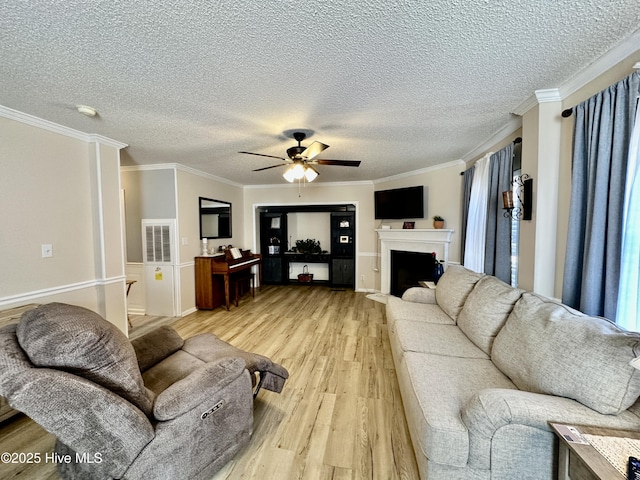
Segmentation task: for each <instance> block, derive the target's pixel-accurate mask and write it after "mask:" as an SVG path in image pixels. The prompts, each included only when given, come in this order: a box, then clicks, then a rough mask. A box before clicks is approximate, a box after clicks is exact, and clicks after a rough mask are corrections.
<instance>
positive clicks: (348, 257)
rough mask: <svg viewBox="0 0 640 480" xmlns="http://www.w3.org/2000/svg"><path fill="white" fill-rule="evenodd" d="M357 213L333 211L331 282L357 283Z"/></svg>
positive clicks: (339, 283) (351, 285)
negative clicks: (355, 247)
mask: <svg viewBox="0 0 640 480" xmlns="http://www.w3.org/2000/svg"><path fill="white" fill-rule="evenodd" d="M354 240H355V213H354V212H344V213H343V212H332V213H331V273H330V275H331V283H332V284H333V285H336V286H345V287H352V288H353V286H354V283H355V256H354V253H355V252H354Z"/></svg>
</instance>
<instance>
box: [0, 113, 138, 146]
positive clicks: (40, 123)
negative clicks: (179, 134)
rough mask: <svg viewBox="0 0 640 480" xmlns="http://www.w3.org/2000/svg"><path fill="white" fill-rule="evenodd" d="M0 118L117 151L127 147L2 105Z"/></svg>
mask: <svg viewBox="0 0 640 480" xmlns="http://www.w3.org/2000/svg"><path fill="white" fill-rule="evenodd" d="M0 117H5V118H8V119H10V120H15V121H16V122H20V123H24V124H26V125H31V126H32V127H37V128H41V129H43V130H47V131H49V132H53V133H57V134H59V135H64V136H65V137H70V138H73V139H75V140H80V141H82V142H87V143H100V144H102V145H108V146H110V147H114V148H118V149H121V148H125V147H127V146H128V145H127V144H126V143H122V142H118V141H117V140H113V139H111V138H108V137H103V136H102V135H97V134H93V133H84V132H81V131H79V130H75V129H73V128H69V127H65V126H64V125H60V124H58V123H54V122H50V121H49V120H45V119H43V118H39V117H36V116H34V115H30V114H28V113H24V112H19V111H18V110H14V109H13V108H9V107H5V106H4V105H0Z"/></svg>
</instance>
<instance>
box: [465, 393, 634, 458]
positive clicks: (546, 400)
mask: <svg viewBox="0 0 640 480" xmlns="http://www.w3.org/2000/svg"><path fill="white" fill-rule="evenodd" d="M462 420H463V422H464V423H465V425H466V426H467V429H468V431H469V464H470V465H473V467H474V468H480V469H489V468H490V464H489V462H490V458H491V442H492V439H493V436H494V434H495V433H496V432H497V431H498V430H499V429H500V428H502V427H505V426H509V425H526V426H528V427H532V428H537V429H539V430H545V431H549V432H551V431H552V430H551V427H550V425H549V422H561V423H568V424H574V425H595V426H602V427H609V428H619V429H626V430H637V429H640V418H638V417H637V416H636V415H634V414H633V413H631V412H630V411H624V412H622V413H621V414H619V415H603V414H600V413H598V412H596V411H595V410H592V409H590V408H589V407H586V406H585V405H582V404H581V403H579V402H576V401H575V400H571V399H569V398H565V397H556V396H553V395H545V394H541V393H532V392H526V391H522V390H510V389H500V388H490V389H486V390H481V391H480V392H478V393H476V394H475V395H474V396H473V397H471V399H469V401H468V402H467V404H466V405H465V407H464V408H463V410H462Z"/></svg>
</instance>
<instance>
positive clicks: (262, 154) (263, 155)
mask: <svg viewBox="0 0 640 480" xmlns="http://www.w3.org/2000/svg"><path fill="white" fill-rule="evenodd" d="M238 153H246V154H247V155H256V156H258V157H269V158H277V159H279V160H284V161H285V162H286V161H287V159H286V158H283V157H276V156H275V155H265V154H264V153H253V152H238Z"/></svg>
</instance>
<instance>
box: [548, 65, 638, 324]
mask: <svg viewBox="0 0 640 480" xmlns="http://www.w3.org/2000/svg"><path fill="white" fill-rule="evenodd" d="M639 86H640V74H638V73H634V74H633V75H631V76H629V77H627V78H626V79H624V80H622V81H620V82H618V83H617V84H615V85H612V86H611V87H609V88H607V89H606V90H603V91H602V92H600V93H598V94H597V95H594V96H593V97H591V98H590V99H588V100H586V101H585V102H583V103H581V104H580V105H577V106H576V107H575V108H574V109H573V111H574V115H575V130H574V136H573V166H572V175H571V182H572V184H571V204H570V210H569V231H568V236H567V253H566V258H565V265H564V280H563V286H562V301H563V302H564V303H566V304H567V305H570V306H572V307H574V308H577V309H579V310H581V311H583V312H585V313H587V314H589V315H602V316H605V317H607V318H610V319H614V320H615V313H616V304H617V299H618V282H619V279H620V258H621V239H622V215H623V203H624V188H625V181H626V172H627V157H628V150H629V141H630V138H631V128H632V125H633V113H634V111H635V102H636V98H637V96H638V92H639ZM542 193H543V192H541V194H542Z"/></svg>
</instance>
